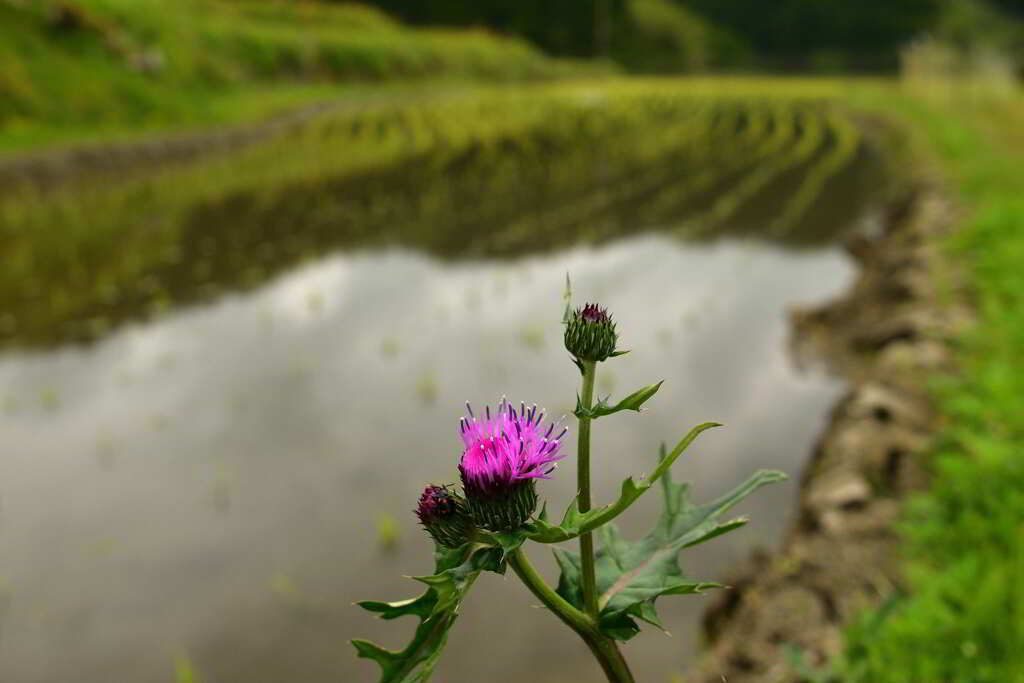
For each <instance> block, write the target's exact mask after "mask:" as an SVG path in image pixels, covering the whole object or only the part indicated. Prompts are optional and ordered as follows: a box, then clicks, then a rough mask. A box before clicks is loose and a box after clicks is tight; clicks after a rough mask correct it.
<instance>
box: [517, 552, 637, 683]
mask: <svg viewBox="0 0 1024 683" xmlns="http://www.w3.org/2000/svg"><path fill="white" fill-rule="evenodd" d="M508 564H509V566H510V567H512V570H513V571H514V572H515V573H516V575H517V576H518V577H519V578H520V579H521V580H522V582H523V583H524V584H525V585H526V587H527V588H529V589H530V592H531V593H533V594H534V595H535V596H536V597H537V599H538V600H540V601H541V603H542V604H543V605H544V606H545V607H547V608H548V609H549V610H551V611H552V612H554V613H555V616H557V617H558V618H559V619H561V620H562V623H564V624H565V625H566V626H568V627H569V628H571V629H572V630H573V631H575V632H576V633H577V635H579V637H580V638H582V639H583V642H585V643H586V644H587V647H588V648H590V652H591V653H592V654H593V655H594V657H595V658H596V659H597V661H598V662H599V663H600V664H601V669H602V670H604V674H605V676H607V677H608V681H609V683H635V682H634V680H633V674H632V673H631V672H630V670H629V665H628V664H626V660H625V658H623V656H622V653H621V652H619V648H618V646H617V645H616V644H615V641H614V640H612V639H611V638H608V637H606V636H605V635H603V634H602V633H601V632H600V631H599V630H598V628H597V622H596V621H594V620H593V619H591V618H590V617H588V616H587V615H586V614H584V613H583V612H581V611H579V610H578V609H576V608H575V607H573V606H572V605H570V604H569V603H568V602H567V601H566V600H565V598H563V597H562V596H561V595H559V594H558V593H556V592H555V591H554V590H552V589H551V586H549V585H548V584H547V583H545V582H544V579H543V578H541V576H540V574H538V573H537V570H536V569H534V567H533V564H531V563H530V560H529V558H528V557H526V553H524V552H523V550H522V548H518V549H516V550H515V552H513V553H512V554H511V555H510V556H509V558H508Z"/></svg>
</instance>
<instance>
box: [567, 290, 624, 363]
mask: <svg viewBox="0 0 1024 683" xmlns="http://www.w3.org/2000/svg"><path fill="white" fill-rule="evenodd" d="M618 341H619V338H618V335H617V334H616V333H615V323H614V322H612V317H611V316H610V315H608V309H605V308H601V307H599V306H598V305H597V304H587V305H586V306H584V307H583V308H578V309H576V310H575V311H573V313H572V316H571V317H570V318H569V322H567V323H566V325H565V348H566V349H567V350H568V351H569V353H571V354H572V355H574V356H576V358H578V359H580V360H588V361H598V362H599V361H603V360H605V359H607V358H608V357H609V356H611V355H612V354H613V353H615V345H616V344H617V343H618Z"/></svg>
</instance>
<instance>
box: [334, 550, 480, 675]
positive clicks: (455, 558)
mask: <svg viewBox="0 0 1024 683" xmlns="http://www.w3.org/2000/svg"><path fill="white" fill-rule="evenodd" d="M495 551H496V549H495V548H492V547H489V546H486V545H483V544H474V545H469V544H467V545H465V546H462V547H461V548H456V549H454V550H441V549H439V550H438V552H437V553H436V555H435V570H434V574H431V575H430V576H417V577H413V578H415V579H416V580H417V581H419V582H421V583H424V584H426V585H427V590H426V591H425V592H424V593H423V594H422V595H420V596H419V597H416V598H411V599H409V600H399V601H396V602H377V601H373V600H364V601H362V602H359V603H357V604H358V605H359V606H360V607H362V608H363V609H365V610H368V611H370V612H375V613H377V615H378V616H379V617H380V618H381V619H398V618H399V617H405V616H414V617H416V618H417V619H419V620H420V624H419V626H417V627H416V632H415V633H413V636H412V640H411V641H410V642H409V644H408V645H406V647H405V648H404V649H402V650H387V649H385V648H383V647H381V646H379V645H376V644H374V643H371V642H369V641H367V640H360V639H356V640H353V641H352V645H353V646H354V647H355V648H356V653H357V655H358V656H359V657H363V658H365V659H372V660H374V661H375V662H377V664H378V666H380V669H381V673H380V678H379V679H378V680H379V683H425V681H427V680H428V679H429V678H430V676H431V674H432V673H433V671H434V668H435V667H436V666H437V662H438V661H439V660H440V658H441V653H442V652H443V651H444V646H445V644H446V643H447V641H448V631H449V630H450V629H451V627H452V625H453V624H454V623H455V619H456V617H458V611H459V606H460V605H461V604H462V599H463V598H464V597H465V596H466V593H467V592H468V591H469V588H470V586H472V585H473V581H475V580H476V577H477V576H478V575H479V574H480V572H481V571H482V570H484V569H488V568H489V567H490V566H493V565H494V562H495Z"/></svg>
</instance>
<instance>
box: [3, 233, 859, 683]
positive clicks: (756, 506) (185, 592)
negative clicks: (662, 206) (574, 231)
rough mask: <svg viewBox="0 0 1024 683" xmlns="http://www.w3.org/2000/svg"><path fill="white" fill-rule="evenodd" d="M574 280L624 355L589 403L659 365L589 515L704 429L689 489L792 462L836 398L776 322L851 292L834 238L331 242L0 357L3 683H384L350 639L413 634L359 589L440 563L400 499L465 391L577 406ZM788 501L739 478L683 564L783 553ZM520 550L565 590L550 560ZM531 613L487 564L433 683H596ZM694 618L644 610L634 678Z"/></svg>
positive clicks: (394, 642) (549, 625) (685, 609)
mask: <svg viewBox="0 0 1024 683" xmlns="http://www.w3.org/2000/svg"><path fill="white" fill-rule="evenodd" d="M566 272H569V273H571V274H572V277H573V282H574V289H575V290H576V293H577V297H578V298H579V299H580V300H581V302H582V299H588V300H599V301H601V302H602V303H604V304H605V305H607V306H608V307H609V308H610V309H611V310H612V311H613V312H614V314H615V316H616V319H617V320H618V321H619V330H620V333H621V345H622V346H624V347H625V348H629V349H632V353H630V354H629V355H626V356H624V357H622V358H619V359H616V360H614V361H610V362H608V363H605V364H603V365H602V366H601V368H600V374H599V378H598V383H597V387H598V392H599V393H600V394H601V395H604V394H609V393H610V394H612V395H613V396H621V395H623V394H625V393H628V392H630V391H632V390H634V389H636V388H638V387H639V386H642V385H646V384H650V383H652V382H654V381H657V380H659V379H663V378H665V379H667V380H668V381H667V382H666V384H665V385H664V387H663V388H662V390H661V392H660V393H659V394H658V396H657V397H656V399H655V400H654V401H653V402H652V403H651V404H650V408H649V410H646V411H645V412H643V413H642V414H640V415H634V414H628V415H616V416H613V417H610V418H606V419H603V420H601V421H600V422H599V423H597V424H596V426H595V439H596V442H595V443H596V445H595V452H594V456H593V458H594V465H593V467H594V470H595V477H596V482H595V487H596V492H595V498H596V500H597V501H601V500H608V499H610V498H611V497H612V496H614V495H615V494H616V493H617V490H618V484H619V482H620V481H621V480H622V478H623V477H625V476H627V475H629V474H638V473H643V472H647V471H650V469H651V467H652V463H653V462H654V460H655V456H656V452H657V449H658V445H659V443H661V442H662V441H673V440H676V439H678V438H679V437H681V436H682V434H684V433H685V432H686V431H687V430H688V429H689V428H690V427H691V426H692V425H694V424H696V423H698V422H702V421H706V420H717V421H720V422H724V423H725V424H726V425H727V427H726V428H723V429H718V430H713V431H711V432H708V433H706V434H705V435H704V436H702V437H701V439H700V440H699V441H698V442H697V443H696V444H695V445H694V446H693V447H692V448H691V450H690V451H688V452H687V454H686V455H685V456H684V458H683V459H682V460H681V461H680V462H679V463H678V464H677V465H676V468H675V471H676V473H677V474H676V476H677V479H687V480H690V481H692V482H693V483H694V491H695V495H696V497H697V499H698V501H704V500H708V499H710V498H713V497H714V496H716V495H717V494H718V493H719V492H721V491H722V490H723V489H724V488H726V487H730V486H732V485H733V484H735V483H737V482H738V481H739V480H741V479H742V478H744V477H745V476H746V475H747V474H748V473H749V472H750V471H752V470H753V469H755V468H760V467H770V468H778V469H782V470H784V471H787V472H789V473H790V474H791V475H797V474H798V473H799V471H800V468H801V465H802V463H803V462H804V460H805V458H806V456H807V453H808V448H809V444H810V443H811V442H812V440H813V439H814V438H815V436H816V435H817V433H818V432H819V431H820V430H821V428H822V426H823V424H824V421H825V418H826V414H827V412H828V410H829V408H830V404H831V402H832V401H833V400H834V399H835V398H836V397H837V395H838V393H839V391H840V390H841V387H840V386H839V385H838V384H837V383H836V381H835V380H833V379H830V378H828V377H826V376H824V375H822V374H816V373H814V372H808V373H801V372H798V371H797V370H796V369H795V367H794V365H793V363H792V362H791V361H790V359H789V358H788V357H787V353H786V347H787V338H788V334H789V332H788V327H787V316H786V310H787V308H788V307H790V306H792V305H795V304H809V303H814V302H819V301H822V300H823V299H826V298H828V297H830V296H832V295H834V294H836V293H838V292H839V291H841V290H842V289H843V288H844V287H845V285H846V284H847V283H848V281H849V279H850V277H851V272H852V266H851V264H850V263H848V261H847V260H846V258H845V257H844V256H843V255H842V254H841V253H840V252H839V251H838V250H836V249H833V248H829V247H822V248H818V249H807V250H802V251H789V250H786V249H783V248H780V247H776V246H771V245H766V244H764V243H761V242H755V241H751V240H745V239H735V238H734V239H729V240H719V241H711V242H705V243H702V244H692V243H691V244H687V243H684V242H681V241H679V240H677V239H674V238H670V237H667V236H663V235H657V234H650V235H641V236H633V237H625V238H620V239H617V240H613V241H610V242H607V243H604V244H601V245H597V246H593V245H592V246H586V247H576V248H570V249H567V250H561V251H558V252H554V253H534V254H533V255H529V256H523V257H519V258H517V259H514V260H506V261H496V260H465V261H461V262H458V263H450V262H449V263H445V262H441V261H438V260H436V259H435V258H433V257H430V256H426V255H424V254H422V253H417V252H413V251H409V250H403V249H399V248H395V249H385V250H375V251H366V252H349V253H343V254H335V255H333V256H330V257H327V258H324V259H322V260H319V261H315V262H312V263H310V264H307V265H304V266H302V267H300V268H298V269H296V270H292V271H290V272H286V273H284V274H282V275H280V276H278V277H277V278H276V279H274V280H272V281H270V282H269V283H267V284H265V285H263V286H261V287H260V288H258V289H254V290H250V291H248V292H246V293H244V294H229V295H226V296H222V297H220V298H217V299H215V300H213V301H210V302H207V303H204V304H202V305H199V306H196V307H193V308H188V309H182V310H179V311H176V312H174V313H172V314H169V315H166V316H163V317H160V318H158V319H156V320H155V321H151V322H146V323H133V324H129V325H127V326H124V327H122V328H120V329H119V330H118V331H116V332H114V333H113V334H111V335H110V336H107V337H106V338H104V339H103V340H101V341H100V342H98V343H96V344H93V345H91V346H85V347H80V346H67V347H59V348H57V349H56V350H52V351H46V352H25V351H11V352H8V353H7V354H6V355H4V356H0V411H2V413H0V443H2V444H3V446H2V448H3V458H0V678H2V679H3V680H11V681H18V682H19V683H56V682H63V681H72V680H74V681H76V682H78V683H105V682H109V681H132V682H137V683H149V682H153V683H156V682H158V681H168V680H172V677H173V661H174V659H175V658H176V657H177V658H180V657H187V658H188V659H189V660H190V661H191V662H192V665H193V667H194V668H195V670H196V671H197V672H198V673H199V674H200V675H201V679H202V680H203V681H204V682H214V683H217V682H223V683H229V682H235V681H246V682H247V683H262V682H266V683H280V682H281V681H302V682H303V683H317V682H319V681H325V682H326V681H339V680H340V681H372V680H375V672H374V665H373V664H372V663H371V662H368V661H365V660H356V659H355V658H354V657H353V652H352V650H351V648H350V647H349V646H348V644H347V643H346V641H347V639H349V638H352V637H368V638H371V639H373V640H377V641H379V642H382V643H383V644H385V645H388V646H392V647H398V646H400V645H401V644H402V638H404V637H406V636H407V634H408V633H409V632H410V630H411V628H412V623H405V624H404V623H402V622H397V623H396V622H380V621H377V620H374V619H373V618H372V616H371V615H370V614H369V613H366V612H362V611H361V610H359V609H357V608H355V607H353V606H352V605H351V603H352V602H353V601H355V600H358V599H364V598H372V599H388V600H391V599H399V598H402V597H407V596H411V595H413V594H415V593H417V592H418V584H416V583H414V582H412V581H409V580H408V579H403V578H402V575H408V574H422V573H426V572H427V571H429V569H430V568H431V567H430V565H431V562H430V544H429V541H428V539H427V538H426V537H425V536H424V535H423V534H422V533H421V532H420V531H419V530H418V528H417V525H416V524H415V520H414V517H413V515H412V514H411V512H410V509H411V507H412V506H413V504H414V502H415V499H416V497H417V496H418V494H419V492H420V490H421V488H422V485H423V484H424V483H426V482H438V483H447V482H452V481H453V480H455V478H456V471H455V464H456V461H457V458H458V455H459V444H460V441H459V439H458V434H457V429H456V428H457V420H458V418H459V416H460V415H461V414H462V411H463V408H462V403H463V401H465V400H470V401H472V402H474V403H475V404H482V403H486V402H488V401H489V402H491V403H492V404H493V403H494V402H495V401H497V400H498V399H499V398H500V397H501V395H502V394H505V395H507V396H508V397H509V398H510V399H512V400H514V401H518V400H525V401H528V402H531V403H532V402H536V403H537V404H538V405H540V406H542V407H544V408H546V409H547V410H548V412H549V414H552V415H555V416H557V415H560V414H562V413H569V412H570V411H571V409H572V407H573V405H574V403H575V392H576V384H577V383H578V380H579V373H578V371H577V370H576V368H575V367H574V366H573V364H572V363H571V362H570V360H569V359H568V357H567V354H566V352H565V351H564V349H563V348H562V344H561V330H562V328H561V326H560V324H559V322H558V321H559V318H560V315H561V311H562V307H563V302H562V300H561V298H560V297H561V293H562V288H563V285H564V279H565V274H566ZM569 453H570V454H574V449H573V448H570V449H569ZM573 471H574V467H573V463H572V456H570V459H569V460H568V461H567V462H566V466H565V467H563V468H562V469H561V470H560V471H559V473H558V476H557V477H556V478H555V479H554V480H553V481H550V482H545V483H543V484H542V485H541V494H542V496H543V497H545V498H547V499H548V501H549V508H552V509H554V510H556V511H558V512H559V513H560V511H561V509H563V508H564V506H565V504H566V503H567V502H568V500H569V498H570V496H571V495H572V492H573V489H574V484H573V482H572V478H573V477H572V474H573ZM793 496H794V484H793V483H792V482H787V483H785V484H782V485H775V486H773V487H769V488H768V489H763V490H762V491H760V492H759V493H757V494H756V495H755V496H754V498H753V500H751V501H749V502H747V503H746V504H744V505H743V507H742V508H741V509H740V510H739V512H743V513H746V514H749V515H750V516H751V517H752V518H753V520H754V522H753V523H752V524H751V525H750V526H749V527H747V528H746V529H743V530H741V531H739V532H736V533H734V534H731V535H729V536H726V537H723V538H722V539H719V540H716V541H715V542H714V543H711V544H708V545H706V546H701V547H699V548H697V549H693V550H689V551H686V552H684V553H683V556H682V564H683V567H684V569H685V570H686V571H687V572H688V573H689V574H690V575H692V576H695V577H698V578H702V579H709V580H714V579H716V578H720V577H721V575H722V573H723V572H724V571H725V570H726V569H727V568H728V567H729V566H730V565H732V564H733V563H735V562H736V561H737V560H739V559H741V558H742V557H744V556H745V554H746V553H747V552H749V550H750V548H751V547H753V546H756V545H770V544H772V543H774V542H776V541H777V540H778V538H779V536H780V534H781V532H782V530H783V529H784V527H785V526H786V524H787V522H788V521H789V519H790V516H791V513H792V509H793V502H792V501H793ZM655 503H656V501H655V500H654V497H653V495H652V496H651V499H650V500H646V499H645V500H643V501H641V503H640V504H639V505H638V508H639V509H636V510H633V511H631V512H630V514H628V515H626V516H625V518H623V520H622V526H623V528H624V529H625V531H626V532H627V534H631V535H638V534H642V533H644V532H645V530H646V527H647V526H648V525H649V524H650V523H651V522H652V521H653V520H654V518H655V515H656V506H655ZM392 526H394V527H395V529H396V531H397V541H396V542H395V543H394V544H393V545H389V544H388V543H386V540H387V537H388V535H389V529H390V528H391V527H392ZM531 554H532V556H533V557H534V558H535V561H536V562H537V564H538V565H539V566H541V568H542V570H543V571H544V572H545V573H546V574H547V576H548V577H549V578H550V579H551V580H552V581H554V580H555V575H554V573H553V571H552V570H553V562H551V560H550V558H549V555H548V553H547V551H546V549H544V548H541V547H539V546H537V547H534V548H531ZM533 602H534V601H533V600H532V598H531V597H530V596H529V595H528V594H527V593H526V591H525V589H523V588H522V587H521V586H520V585H519V584H518V583H517V582H516V580H515V579H514V578H513V577H512V576H511V575H510V576H509V577H507V578H502V577H498V576H494V575H485V576H484V577H482V578H481V579H480V580H479V581H478V582H477V585H476V587H475V588H474V591H473V594H471V596H470V598H469V600H468V603H467V605H466V606H465V608H464V611H463V614H462V617H461V618H460V621H459V622H458V624H457V625H456V628H455V630H454V631H453V634H452V638H451V642H450V645H449V650H448V653H447V656H446V657H445V658H444V660H443V663H442V665H441V667H440V669H439V671H438V674H437V680H438V681H450V682H452V683H463V682H468V681H494V682H495V683H503V682H506V681H507V682H511V681H517V680H521V679H522V677H523V676H526V675H529V676H530V677H531V679H532V680H535V681H537V682H538V683H545V682H548V681H551V682H555V681H577V680H597V678H598V676H599V674H598V672H597V669H596V668H595V667H594V666H593V665H592V664H591V663H590V662H589V659H588V654H587V652H586V650H585V649H584V648H583V647H582V646H581V645H579V644H577V643H576V642H575V640H574V638H575V637H574V636H573V635H572V634H571V633H569V632H567V631H565V630H564V628H563V627H562V626H561V624H560V623H558V622H557V621H556V620H555V619H554V618H553V617H551V616H550V615H548V614H545V613H544V612H542V611H540V610H537V609H533V607H532V604H533ZM701 606H702V599H701V598H687V597H683V598H669V599H663V600H662V601H661V602H660V603H659V608H660V612H661V613H662V615H663V618H664V621H665V624H666V627H667V628H668V629H669V630H670V631H671V632H672V636H671V639H667V637H666V636H665V635H664V634H661V633H659V632H657V631H654V630H652V631H650V632H645V633H644V634H642V635H641V636H639V637H638V638H637V639H635V640H634V641H632V642H630V643H628V644H627V645H626V646H625V652H626V655H627V657H629V658H630V660H631V661H633V662H634V663H635V664H634V668H635V673H636V674H637V676H638V679H639V680H643V681H669V680H671V676H672V675H673V674H674V673H677V672H681V671H682V670H683V668H684V667H685V664H686V661H687V657H688V656H690V655H691V654H692V652H693V651H694V642H695V628H696V625H697V623H698V618H699V612H700V609H701Z"/></svg>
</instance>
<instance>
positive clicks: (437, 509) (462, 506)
mask: <svg viewBox="0 0 1024 683" xmlns="http://www.w3.org/2000/svg"><path fill="white" fill-rule="evenodd" d="M414 512H415V513H416V516H417V517H419V519H420V524H422V525H423V528H424V529H426V530H427V533H429V534H430V535H431V536H432V537H433V538H434V540H435V541H437V542H438V543H440V544H441V545H442V546H444V547H446V548H457V547H459V546H460V545H462V544H463V543H466V542H467V541H468V540H469V539H470V537H471V536H472V535H473V522H472V520H471V519H470V517H469V511H468V510H467V508H466V501H465V500H463V499H462V498H460V497H459V496H457V495H455V494H454V493H452V491H451V490H450V489H449V488H448V487H447V486H434V485H431V486H428V487H426V488H425V489H423V493H422V494H421V495H420V500H419V504H418V505H417V506H416V510H415V511H414Z"/></svg>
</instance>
